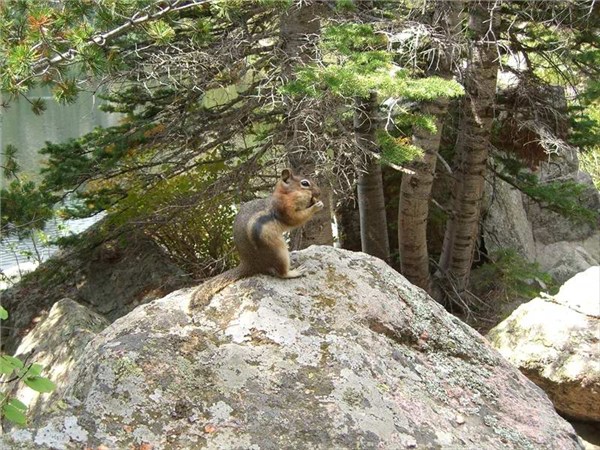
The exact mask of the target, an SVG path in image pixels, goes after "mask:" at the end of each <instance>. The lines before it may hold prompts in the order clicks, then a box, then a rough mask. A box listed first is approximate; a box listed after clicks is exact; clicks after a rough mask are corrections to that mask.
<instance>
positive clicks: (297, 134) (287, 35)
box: [280, 0, 333, 250]
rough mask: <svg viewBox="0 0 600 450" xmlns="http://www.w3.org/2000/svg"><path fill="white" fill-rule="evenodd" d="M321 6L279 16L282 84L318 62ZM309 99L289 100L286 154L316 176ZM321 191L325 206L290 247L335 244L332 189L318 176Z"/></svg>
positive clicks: (315, 120) (315, 123)
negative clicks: (300, 68) (298, 71)
mask: <svg viewBox="0 0 600 450" xmlns="http://www.w3.org/2000/svg"><path fill="white" fill-rule="evenodd" d="M321 7H322V5H321V3H320V2H319V1H317V0H295V1H294V2H293V4H292V5H291V6H290V7H289V8H287V9H286V10H285V11H284V12H282V14H281V17H280V40H281V50H282V53H283V54H282V58H283V61H282V68H281V72H282V78H283V82H288V81H291V80H293V78H294V74H295V71H296V70H297V69H298V67H300V66H302V65H304V64H310V63H311V62H313V61H314V59H315V54H316V52H315V50H316V45H317V40H318V37H319V35H320V31H321V24H320V11H321ZM310 104H311V101H310V100H309V99H305V100H300V101H296V100H294V99H292V98H289V97H288V98H287V99H286V123H285V125H286V128H287V130H286V132H287V138H286V141H285V147H286V153H287V156H288V160H289V162H290V165H291V167H292V168H293V169H294V170H295V171H296V172H298V173H301V174H303V175H306V176H313V177H314V176H315V173H316V172H317V171H316V160H315V153H316V152H315V149H314V148H313V146H314V145H315V136H319V135H323V133H320V131H319V128H320V126H321V120H320V119H319V117H314V115H315V114H317V113H316V112H315V111H312V110H311V108H310ZM315 178H316V181H317V183H318V184H319V187H320V188H321V200H322V201H323V203H324V205H325V207H324V208H323V209H322V210H321V211H320V212H318V213H317V214H316V215H315V216H314V217H313V218H312V219H311V220H310V221H309V222H308V223H307V224H306V225H304V227H302V228H301V229H299V230H296V231H294V232H292V234H291V247H292V248H293V249H296V250H297V249H301V248H306V247H308V246H310V245H313V244H315V245H333V232H332V228H331V217H332V212H331V210H332V208H331V189H330V188H329V184H328V182H327V180H326V178H325V177H322V176H319V175H318V174H317V176H316V177H315Z"/></svg>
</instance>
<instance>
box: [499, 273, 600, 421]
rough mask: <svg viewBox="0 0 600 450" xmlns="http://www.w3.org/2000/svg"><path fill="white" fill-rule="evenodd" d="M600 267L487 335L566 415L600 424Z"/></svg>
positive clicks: (528, 306) (522, 309) (535, 301)
mask: <svg viewBox="0 0 600 450" xmlns="http://www.w3.org/2000/svg"><path fill="white" fill-rule="evenodd" d="M598 330H600V267H599V266H595V267H591V268H589V269H587V270H586V271H585V272H582V273H580V274H578V275H576V276H575V277H573V278H572V279H570V280H569V281H568V282H567V283H565V284H564V285H563V286H562V287H561V289H560V291H559V293H558V294H557V295H556V296H554V297H550V296H544V297H540V298H535V299H533V300H532V301H530V302H528V303H526V304H523V305H521V306H520V307H519V308H517V309H516V310H515V311H514V312H513V314H511V315H510V317H508V318H507V319H506V320H504V321H503V322H501V323H500V324H499V325H497V326H496V327H495V328H493V329H492V330H491V331H490V333H489V335H488V337H489V339H490V340H491V342H492V345H493V346H494V347H496V348H497V349H498V350H499V351H500V353H502V355H503V356H504V357H506V358H507V359H508V360H509V361H511V362H512V363H513V364H515V366H517V367H519V369H521V371H522V372H523V373H525V374H526V375H527V376H528V377H529V378H530V379H531V380H533V381H534V382H535V383H536V384H538V385H539V386H540V387H541V388H542V389H543V390H544V391H545V392H546V393H547V394H548V396H549V397H550V399H551V400H552V401H553V403H554V406H555V407H556V409H557V410H558V411H559V412H561V413H563V414H564V415H566V416H569V417H572V418H575V419H580V420H585V421H597V422H600V346H599V345H598V342H599V339H600V336H599V335H598Z"/></svg>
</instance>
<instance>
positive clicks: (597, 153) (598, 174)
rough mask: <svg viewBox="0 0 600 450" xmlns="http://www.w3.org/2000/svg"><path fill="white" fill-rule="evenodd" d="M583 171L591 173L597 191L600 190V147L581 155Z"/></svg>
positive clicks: (580, 160) (580, 161)
mask: <svg viewBox="0 0 600 450" xmlns="http://www.w3.org/2000/svg"><path fill="white" fill-rule="evenodd" d="M579 163H580V167H581V170H583V171H585V172H587V173H589V174H590V175H591V176H592V180H593V181H594V186H596V189H598V190H600V146H597V147H594V148H593V149H592V150H590V151H587V152H585V153H581V154H580V155H579Z"/></svg>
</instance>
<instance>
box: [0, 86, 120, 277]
mask: <svg viewBox="0 0 600 450" xmlns="http://www.w3.org/2000/svg"><path fill="white" fill-rule="evenodd" d="M30 97H31V98H43V99H44V100H46V106H47V109H46V111H45V112H44V113H43V114H42V115H40V116H36V115H35V114H34V113H33V112H32V111H31V105H30V104H29V103H28V102H27V101H26V100H25V99H18V100H16V101H13V102H11V103H10V106H9V107H8V109H0V149H1V150H2V153H3V150H4V148H5V147H6V145H8V144H12V145H14V146H15V147H17V149H18V152H17V161H18V163H19V166H20V167H21V173H20V175H22V176H25V177H27V179H31V180H36V181H37V180H39V179H40V175H39V171H40V168H41V167H42V166H43V164H44V159H43V156H41V155H39V154H38V150H39V149H40V148H42V147H43V146H44V144H45V143H46V142H47V141H49V142H52V143H55V144H56V143H61V142H65V141H67V140H69V139H71V138H77V137H80V136H82V135H84V134H86V133H88V132H90V131H92V130H93V129H94V128H96V127H99V126H101V127H109V126H112V125H115V124H116V123H117V122H118V120H119V116H118V115H116V114H108V113H105V112H102V111H100V109H99V105H100V104H101V100H100V99H99V98H98V97H96V96H95V95H93V94H92V93H87V92H83V93H81V94H80V95H79V98H78V100H77V102H75V103H73V104H69V105H61V104H58V103H57V102H55V101H54V100H53V98H52V95H51V94H50V91H49V90H48V89H40V90H36V91H33V92H32V93H31V95H30ZM0 100H2V98H1V96H0ZM0 158H2V155H1V154H0ZM1 162H2V161H1V159H0V164H1ZM9 181H10V180H5V179H4V174H2V173H1V171H0V185H1V186H4V183H6V182H9ZM0 207H1V205H0ZM99 218H100V215H98V216H96V217H92V218H89V219H82V220H69V221H64V222H59V221H57V222H52V223H48V225H47V227H46V229H45V230H44V232H45V234H46V235H47V236H48V237H49V238H50V239H52V238H54V237H57V236H59V235H60V236H64V235H66V234H69V233H79V232H81V231H83V230H85V229H86V228H88V227H89V226H91V225H92V224H93V223H95V222H96V221H97V220H98V219H99ZM55 251H56V248H55V247H53V246H48V245H45V244H44V243H43V242H42V241H41V240H39V239H38V241H37V242H36V243H35V245H34V244H33V243H32V242H31V240H26V241H19V240H18V239H17V238H16V237H12V236H3V239H2V240H1V241H0V271H1V272H2V273H4V274H5V275H19V274H20V272H27V271H31V270H33V268H35V266H36V265H37V261H35V260H36V259H37V257H38V254H39V255H40V257H41V259H42V260H45V259H47V258H49V257H50V255H51V254H52V253H54V252H55ZM28 255H34V257H33V258H32V256H28ZM0 287H1V283H0Z"/></svg>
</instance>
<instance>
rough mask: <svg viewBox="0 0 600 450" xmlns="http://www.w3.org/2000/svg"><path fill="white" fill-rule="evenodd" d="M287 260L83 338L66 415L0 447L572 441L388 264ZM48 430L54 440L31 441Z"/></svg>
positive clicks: (509, 374)
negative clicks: (282, 269) (281, 268)
mask: <svg viewBox="0 0 600 450" xmlns="http://www.w3.org/2000/svg"><path fill="white" fill-rule="evenodd" d="M294 264H303V265H304V267H305V269H306V272H307V273H306V276H305V277H304V278H300V279H293V280H281V279H277V278H273V277H269V276H264V275H263V276H255V277H251V278H247V279H244V280H241V281H238V282H237V283H234V284H232V285H231V286H229V287H228V288H226V289H225V290H223V291H222V292H221V293H219V294H218V295H216V296H215V297H213V298H212V300H211V301H210V303H209V304H208V305H207V307H206V308H205V309H204V310H202V311H196V312H191V311H189V308H188V306H189V300H190V294H191V290H183V291H178V292H174V293H172V294H170V295H168V296H167V297H165V298H163V299H160V300H157V301H154V302H152V303H150V304H147V305H143V306H140V307H138V308H137V309H135V310H134V311H132V312H131V313H130V314H128V315H127V316H125V317H122V318H121V319H119V320H117V321H116V322H114V323H113V324H112V325H111V326H109V327H108V328H106V329H105V330H104V331H103V332H101V333H100V334H99V335H98V336H97V337H96V338H95V339H94V340H93V341H92V342H91V343H90V344H89V345H88V347H87V348H86V351H85V353H84V355H83V356H82V358H81V359H80V360H79V363H78V367H77V368H76V373H75V375H76V376H75V377H74V378H73V380H74V381H73V382H72V383H71V384H70V385H69V386H67V388H66V394H65V399H64V402H65V410H64V411H61V412H60V413H54V414H49V415H47V416H46V417H45V419H46V425H45V426H46V428H38V429H28V430H18V431H15V432H13V433H9V434H7V435H5V436H3V437H2V438H0V439H1V440H0V443H5V444H7V445H9V446H10V447H9V448H15V449H19V448H81V442H80V441H79V440H78V439H79V438H80V437H81V436H84V435H85V436H86V442H85V445H86V446H88V447H97V446H99V445H105V446H107V447H108V448H128V447H130V446H132V445H134V446H140V445H141V444H144V443H145V444H149V445H151V446H152V448H153V449H155V450H156V449H171V448H182V449H185V448H206V449H257V450H258V449H262V450H267V449H283V448H290V449H292V448H294V449H295V448H302V449H332V448H335V449H351V448H352V449H354V448H363V449H371V448H373V449H375V448H377V449H401V448H447V449H475V448H477V449H479V448H485V449H507V448H508V449H510V448H514V449H526V448H531V449H536V450H537V449H555V448H561V449H577V448H580V444H579V442H578V439H577V437H576V435H575V433H574V431H573V429H572V427H571V426H570V425H569V424H568V423H567V422H565V421H564V420H563V419H562V418H560V417H559V416H558V415H557V414H556V413H555V411H554V410H553V408H552V405H551V403H550V402H549V400H548V398H547V397H546V396H545V394H543V392H542V391H541V390H540V389H539V388H537V386H535V385H534V384H533V383H531V382H530V381H529V380H527V379H526V378H525V377H524V376H523V375H522V374H520V373H519V371H518V370H516V369H515V368H513V367H512V366H511V365H510V364H508V363H507V362H506V361H505V360H504V359H503V358H502V357H501V356H500V355H499V354H498V353H497V352H496V351H494V350H493V349H491V348H490V347H489V346H488V344H487V343H486V341H485V340H484V339H483V338H482V337H480V336H479V335H478V334H477V333H476V332H475V331H474V330H472V329H471V328H469V327H468V326H467V325H465V324H463V323H462V322H460V321H459V320H458V319H456V318H454V317H452V316H450V315H449V314H448V313H446V312H445V311H444V310H443V309H442V308H441V307H440V306H439V305H438V304H437V303H436V302H435V301H433V300H432V299H431V298H430V297H428V296H427V294H426V293H425V292H424V291H422V290H421V289H418V288H416V287H414V286H412V285H411V284H410V283H408V282H407V281H406V280H405V279H404V278H403V277H402V276H400V275H398V274H397V273H396V272H394V271H393V270H392V269H391V268H390V267H388V266H387V265H386V264H384V263H383V262H382V261H380V260H378V259H376V258H373V257H370V256H367V255H365V254H362V253H352V252H348V251H343V250H339V249H334V248H330V247H311V248H309V249H307V250H304V251H302V252H298V253H296V254H295V255H294ZM67 417H68V418H71V417H75V418H76V419H77V422H76V425H77V427H79V428H75V425H74V424H73V422H70V424H71V428H70V430H71V431H70V432H71V433H72V434H73V433H74V431H73V430H77V432H76V433H75V434H74V436H76V437H74V436H72V435H68V434H67V429H66V425H65V419H66V418H67ZM70 420H72V419H70ZM45 429H51V430H53V433H58V435H59V436H63V439H62V440H61V439H59V437H58V436H55V442H56V443H55V444H53V445H54V446H53V447H51V446H49V445H47V444H43V445H42V444H40V445H39V446H36V445H37V444H36V439H38V438H39V436H40V433H45V431H44V430H45ZM84 433H85V434H84Z"/></svg>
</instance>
